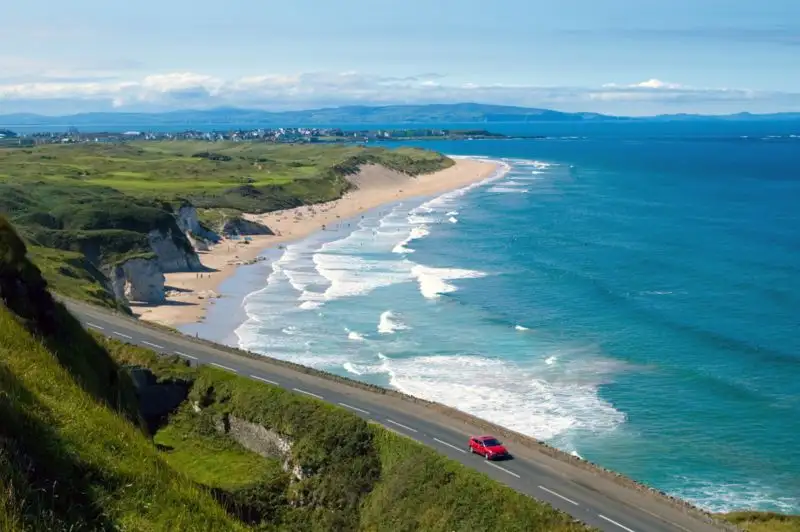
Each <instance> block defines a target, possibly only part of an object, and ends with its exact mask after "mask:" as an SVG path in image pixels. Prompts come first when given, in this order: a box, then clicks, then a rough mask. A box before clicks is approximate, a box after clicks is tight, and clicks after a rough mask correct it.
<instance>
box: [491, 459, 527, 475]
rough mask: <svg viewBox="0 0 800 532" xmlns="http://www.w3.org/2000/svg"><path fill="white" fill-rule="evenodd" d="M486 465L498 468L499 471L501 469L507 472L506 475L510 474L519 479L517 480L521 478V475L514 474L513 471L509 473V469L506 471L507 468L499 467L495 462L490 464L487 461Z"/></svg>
mask: <svg viewBox="0 0 800 532" xmlns="http://www.w3.org/2000/svg"><path fill="white" fill-rule="evenodd" d="M486 463H487V464H489V465H490V466H492V467H496V468H497V469H499V470H500V471H505V472H506V473H508V474H509V475H511V476H512V477H517V478H520V476H519V475H517V474H516V473H514V472H513V471H509V470H508V469H506V468H505V467H502V466H499V465H497V464H495V463H494V462H489V461H488V460H487V461H486Z"/></svg>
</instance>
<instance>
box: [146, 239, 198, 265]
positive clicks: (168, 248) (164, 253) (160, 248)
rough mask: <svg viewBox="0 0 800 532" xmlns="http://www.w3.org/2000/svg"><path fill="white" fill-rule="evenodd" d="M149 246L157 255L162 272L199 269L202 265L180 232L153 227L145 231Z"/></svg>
mask: <svg viewBox="0 0 800 532" xmlns="http://www.w3.org/2000/svg"><path fill="white" fill-rule="evenodd" d="M147 239H148V240H149V242H150V248H151V249H152V250H153V253H155V254H156V257H158V264H159V265H160V266H161V269H162V271H164V272H184V271H200V270H202V269H203V265H202V264H201V263H200V258H199V257H198V256H197V253H195V251H194V248H192V245H191V244H190V243H189V240H187V238H186V236H185V235H183V234H182V233H179V234H177V235H175V234H173V232H172V230H170V229H168V230H167V231H166V232H162V231H159V230H158V229H154V230H152V231H150V232H149V233H147Z"/></svg>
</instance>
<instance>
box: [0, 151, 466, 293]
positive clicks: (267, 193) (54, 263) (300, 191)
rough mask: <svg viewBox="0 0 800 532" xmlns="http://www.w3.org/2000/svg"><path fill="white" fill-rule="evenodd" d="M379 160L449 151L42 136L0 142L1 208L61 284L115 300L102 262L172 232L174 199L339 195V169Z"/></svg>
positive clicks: (416, 165)
mask: <svg viewBox="0 0 800 532" xmlns="http://www.w3.org/2000/svg"><path fill="white" fill-rule="evenodd" d="M367 163H377V164H382V165H384V166H387V167H389V168H393V169H395V170H399V171H402V172H405V173H408V174H411V175H417V174H420V173H427V172H432V171H435V170H439V169H442V168H446V167H447V166H450V165H452V164H453V161H452V160H450V159H448V158H446V157H444V156H442V155H440V154H437V153H434V152H429V151H425V150H419V149H414V148H404V149H399V150H386V149H383V148H363V147H359V146H344V145H297V146H292V145H273V144H255V143H207V142H141V143H130V144H78V145H63V146H62V145H45V146H40V147H33V148H17V149H3V150H0V215H5V216H6V217H8V218H9V219H10V220H11V221H12V222H13V223H14V224H15V225H16V226H17V228H18V230H19V232H20V234H22V236H23V237H24V239H25V240H26V241H27V242H28V243H29V244H32V250H34V251H35V253H33V257H32V258H33V260H34V261H35V262H36V263H37V264H38V265H39V266H40V267H41V269H42V270H43V272H44V273H45V276H46V277H47V279H48V281H50V282H51V283H52V286H53V287H54V288H55V289H56V290H57V291H59V292H62V291H63V292H64V293H65V294H67V295H70V296H71V297H75V298H78V299H83V300H86V301H90V302H92V303H95V304H100V305H104V306H114V305H115V304H116V303H115V302H114V300H113V298H112V297H111V294H110V293H109V291H108V286H106V285H107V283H106V282H105V279H104V277H103V274H102V273H101V272H100V269H101V268H102V267H104V266H109V265H113V264H117V263H120V262H123V261H125V260H127V259H130V258H132V257H152V253H151V249H150V246H149V242H148V238H147V233H148V232H149V231H151V230H153V229H158V230H161V231H162V232H166V231H170V232H171V234H172V238H173V240H174V241H175V244H176V245H177V246H178V247H179V248H183V249H188V247H189V243H188V240H187V239H186V238H185V237H184V236H183V234H182V233H181V232H180V231H179V229H178V227H177V225H176V222H175V217H174V211H175V209H176V208H177V207H178V206H180V205H183V204H185V203H187V202H189V203H192V204H194V205H195V206H197V207H198V208H200V211H201V213H202V217H203V219H204V221H206V222H207V223H208V224H209V225H212V226H216V225H218V224H219V222H220V221H221V220H222V219H224V218H228V219H236V218H238V217H239V216H240V215H241V213H242V212H256V213H261V212H268V211H272V210H276V209H282V208H288V207H295V206H298V205H303V204H311V203H318V202H322V201H328V200H332V199H335V198H338V197H340V196H341V195H342V194H343V193H344V192H345V191H346V190H347V189H348V187H349V186H350V184H349V182H348V181H347V180H346V179H345V177H346V176H347V175H348V174H350V173H353V172H355V171H357V170H358V167H359V166H360V165H362V164H367Z"/></svg>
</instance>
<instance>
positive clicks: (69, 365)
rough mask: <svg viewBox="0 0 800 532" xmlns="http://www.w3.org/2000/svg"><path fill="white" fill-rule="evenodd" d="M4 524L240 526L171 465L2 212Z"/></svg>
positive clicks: (0, 519)
mask: <svg viewBox="0 0 800 532" xmlns="http://www.w3.org/2000/svg"><path fill="white" fill-rule="evenodd" d="M0 296H1V297H2V301H3V303H2V304H0V419H2V420H3V421H2V423H0V530H3V531H19V530H52V531H61V530H118V529H127V530H237V529H243V528H244V527H243V526H241V524H240V523H239V522H238V521H237V520H236V519H234V518H232V517H231V516H229V515H228V514H227V513H226V512H225V510H224V509H223V507H222V506H221V505H219V504H218V503H217V502H216V501H215V500H214V498H213V497H212V496H211V495H210V494H209V493H208V492H207V491H206V490H204V489H201V488H200V487H198V486H197V485H196V484H195V483H193V482H191V481H190V480H189V479H187V478H185V477H183V476H182V475H180V474H177V473H176V472H175V471H173V470H171V469H170V468H169V467H167V465H166V463H165V462H164V460H163V459H162V457H161V456H159V453H158V452H157V451H156V449H155V448H154V447H153V445H152V443H151V442H150V441H149V440H148V438H147V437H146V436H145V435H144V433H143V432H142V431H141V429H140V428H139V426H138V424H137V418H138V416H137V413H136V401H135V398H134V396H133V393H132V390H131V388H130V385H129V382H128V381H127V379H126V377H125V375H124V374H123V373H120V372H119V371H118V367H117V364H116V363H115V362H114V361H113V360H112V359H111V357H110V356H109V354H108V352H107V351H106V350H105V349H104V348H103V347H102V346H100V345H99V344H98V343H97V342H96V341H95V340H94V339H93V338H92V337H91V336H89V334H88V333H86V332H85V331H84V330H83V329H82V328H81V326H80V324H78V323H77V321H76V320H75V319H74V318H72V316H70V315H69V313H68V312H67V311H66V310H65V309H64V308H63V307H61V306H60V305H58V304H56V303H54V302H53V300H52V299H51V297H50V295H49V293H48V292H47V290H46V286H45V283H44V282H43V280H42V278H41V276H40V274H39V272H38V271H37V269H36V268H35V267H34V266H33V265H32V264H31V263H30V262H29V261H28V260H27V259H26V258H25V247H24V245H23V244H22V241H21V240H20V239H19V238H18V237H17V236H16V235H15V234H14V232H13V231H12V230H11V228H10V227H9V225H8V224H7V223H6V222H5V221H4V220H3V219H2V218H0Z"/></svg>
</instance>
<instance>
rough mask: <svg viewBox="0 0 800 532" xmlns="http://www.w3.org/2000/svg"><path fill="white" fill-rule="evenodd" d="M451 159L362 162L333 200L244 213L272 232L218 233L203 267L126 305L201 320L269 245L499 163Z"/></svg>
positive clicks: (179, 319) (157, 316)
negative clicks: (431, 164)
mask: <svg viewBox="0 0 800 532" xmlns="http://www.w3.org/2000/svg"><path fill="white" fill-rule="evenodd" d="M455 162H456V164H455V165H454V166H451V167H450V168H447V169H445V170H441V171H439V172H434V173H432V174H426V175H421V176H417V177H410V176H407V175H405V174H401V173H399V172H395V171H392V170H388V169H386V168H383V167H379V166H374V165H368V166H365V167H362V169H361V171H360V172H359V173H358V174H356V175H354V176H352V177H351V178H350V180H351V182H352V183H353V184H354V185H356V187H357V188H356V189H355V190H353V191H352V192H349V193H347V194H346V195H345V196H343V197H342V198H340V199H338V200H334V201H331V202H327V203H319V204H315V205H307V206H302V207H296V208H294V209H286V210H281V211H275V212H270V213H267V214H261V215H253V214H246V215H244V217H245V218H247V219H248V220H251V221H256V222H259V223H262V224H264V225H266V226H267V227H269V228H270V229H271V230H272V231H273V232H274V233H275V234H274V235H253V236H248V237H246V238H241V239H238V240H230V239H224V240H222V241H220V242H219V243H218V244H215V245H213V246H211V247H210V248H209V251H199V252H198V256H199V257H200V262H201V263H202V264H203V267H204V269H205V270H204V271H202V272H177V273H167V274H165V278H166V283H165V291H166V301H164V302H163V303H132V304H131V310H132V311H133V312H134V314H135V315H136V316H137V317H139V318H140V319H142V320H146V321H152V322H155V323H159V324H162V325H167V326H170V327H179V326H182V325H189V324H191V323H198V322H202V321H203V319H205V316H206V313H207V311H208V309H209V306H210V305H212V304H213V302H214V301H215V300H217V299H218V298H220V297H223V296H224V294H223V293H221V292H220V285H221V284H222V283H223V282H224V281H225V280H226V279H228V278H230V277H231V276H232V275H234V273H235V272H236V270H237V269H238V268H239V267H240V266H244V265H249V264H254V263H256V262H258V260H259V257H260V256H261V255H262V254H263V253H265V252H266V251H267V250H269V249H270V248H273V247H275V246H278V245H280V244H284V243H287V242H290V241H295V240H299V239H302V238H305V237H307V236H309V235H311V234H313V233H316V232H317V231H320V230H325V229H326V228H329V227H330V228H334V227H336V228H339V224H341V223H344V222H345V221H347V220H349V219H352V218H355V217H357V216H359V215H361V214H363V213H365V212H366V211H369V210H372V209H375V208H378V207H380V206H382V205H385V204H389V203H393V202H397V201H401V200H407V199H413V198H421V197H426V196H433V195H437V194H444V193H446V192H449V191H452V190H457V189H459V188H463V187H466V186H469V185H471V184H474V183H477V182H480V181H483V180H486V179H489V178H490V177H492V176H493V175H495V174H496V173H497V172H498V171H499V169H500V168H502V165H500V164H499V163H497V162H494V161H487V160H481V159H472V158H457V159H455Z"/></svg>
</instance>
